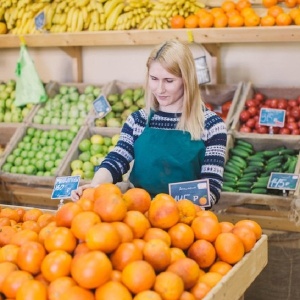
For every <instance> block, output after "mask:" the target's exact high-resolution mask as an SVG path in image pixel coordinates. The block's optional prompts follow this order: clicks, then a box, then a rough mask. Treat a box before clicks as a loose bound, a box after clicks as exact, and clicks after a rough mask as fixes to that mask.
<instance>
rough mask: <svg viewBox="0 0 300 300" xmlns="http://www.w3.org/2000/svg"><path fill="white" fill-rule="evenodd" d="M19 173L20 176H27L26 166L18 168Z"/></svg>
mask: <svg viewBox="0 0 300 300" xmlns="http://www.w3.org/2000/svg"><path fill="white" fill-rule="evenodd" d="M17 172H18V173H19V174H25V173H26V166H18V170H17Z"/></svg>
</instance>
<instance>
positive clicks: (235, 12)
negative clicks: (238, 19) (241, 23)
mask: <svg viewBox="0 0 300 300" xmlns="http://www.w3.org/2000/svg"><path fill="white" fill-rule="evenodd" d="M239 15H240V12H239V11H238V10H237V9H233V10H230V11H227V12H226V16H227V17H228V18H230V17H232V16H239Z"/></svg>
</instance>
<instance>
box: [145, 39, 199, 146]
mask: <svg viewBox="0 0 300 300" xmlns="http://www.w3.org/2000/svg"><path fill="white" fill-rule="evenodd" d="M153 62H159V63H160V64H161V65H162V66H163V68H165V69H166V70H167V71H168V72H169V73H171V74H173V75H174V76H177V77H181V78H182V81H183V90H184V95H183V107H182V114H181V117H180V119H179V122H178V124H177V127H176V129H178V130H182V131H187V132H189V133H190V134H191V138H192V140H200V139H201V136H202V133H203V130H204V110H205V106H204V103H203V101H202V98H201V94H200V88H199V85H198V81H197V74H196V68H195V63H194V58H193V55H192V52H191V50H190V48H189V47H188V45H187V44H184V43H182V42H179V41H178V40H176V39H172V40H169V41H167V42H165V43H163V44H161V45H159V46H157V47H155V48H154V49H153V50H152V52H151V53H150V56H149V58H148V61H147V76H146V83H145V101H146V112H147V113H148V114H149V113H150V109H152V110H154V111H157V110H158V107H159V103H158V101H157V99H156V98H155V97H154V95H153V94H152V93H151V91H149V89H148V81H149V68H150V66H151V64H152V63H153Z"/></svg>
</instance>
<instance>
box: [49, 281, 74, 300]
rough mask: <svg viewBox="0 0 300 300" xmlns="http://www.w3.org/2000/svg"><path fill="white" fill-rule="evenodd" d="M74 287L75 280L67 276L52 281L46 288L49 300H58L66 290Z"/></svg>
mask: <svg viewBox="0 0 300 300" xmlns="http://www.w3.org/2000/svg"><path fill="white" fill-rule="evenodd" d="M74 285H76V282H75V280H74V279H73V278H72V277H69V276H62V277H59V278H57V279H55V280H53V281H52V282H50V283H49V286H48V297H49V300H60V299H61V294H62V293H63V292H65V291H66V289H67V288H69V287H71V286H74Z"/></svg>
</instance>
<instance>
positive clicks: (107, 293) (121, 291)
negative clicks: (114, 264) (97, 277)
mask: <svg viewBox="0 0 300 300" xmlns="http://www.w3.org/2000/svg"><path fill="white" fill-rule="evenodd" d="M95 299H96V300H107V299H122V300H132V295H131V293H130V292H129V290H128V288H127V287H126V286H125V285H123V284H122V283H121V282H118V281H108V282H106V283H104V284H103V285H101V286H99V287H98V288H96V290H95Z"/></svg>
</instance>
